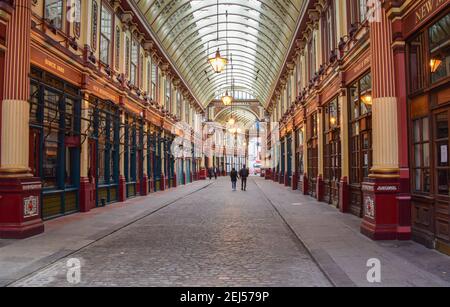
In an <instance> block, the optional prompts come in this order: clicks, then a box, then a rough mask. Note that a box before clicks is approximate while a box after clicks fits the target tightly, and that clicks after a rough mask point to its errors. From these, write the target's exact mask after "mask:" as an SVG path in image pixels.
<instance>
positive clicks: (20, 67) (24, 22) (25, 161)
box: [0, 0, 33, 178]
mask: <svg viewBox="0 0 450 307" xmlns="http://www.w3.org/2000/svg"><path fill="white" fill-rule="evenodd" d="M9 25H10V26H8V27H6V28H7V38H8V46H7V49H6V51H5V66H4V68H3V67H2V69H4V84H3V93H4V94H3V101H2V103H1V120H2V121H1V142H2V143H1V163H0V177H17V178H24V177H32V176H33V175H32V174H31V170H30V168H29V134H30V128H29V116H30V104H29V102H28V100H29V98H30V80H29V73H30V49H31V0H16V1H15V9H14V11H13V13H12V15H11V19H10V21H9Z"/></svg>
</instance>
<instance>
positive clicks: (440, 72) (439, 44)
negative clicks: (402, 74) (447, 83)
mask: <svg viewBox="0 0 450 307" xmlns="http://www.w3.org/2000/svg"><path fill="white" fill-rule="evenodd" d="M429 39H430V54H431V58H430V68H431V73H432V74H431V79H432V82H437V81H439V80H441V79H444V78H446V77H449V76H450V50H449V48H448V46H449V43H450V14H448V15H446V16H445V17H444V18H442V19H441V20H439V21H438V22H436V23H435V24H434V25H432V26H431V27H430V30H429Z"/></svg>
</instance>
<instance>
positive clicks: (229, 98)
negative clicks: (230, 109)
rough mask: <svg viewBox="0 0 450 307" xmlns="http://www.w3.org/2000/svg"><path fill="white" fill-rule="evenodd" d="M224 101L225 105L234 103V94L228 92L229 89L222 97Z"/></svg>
mask: <svg viewBox="0 0 450 307" xmlns="http://www.w3.org/2000/svg"><path fill="white" fill-rule="evenodd" d="M222 102H223V104H224V105H225V106H231V104H232V103H233V96H231V95H229V94H228V91H226V93H225V96H223V97H222Z"/></svg>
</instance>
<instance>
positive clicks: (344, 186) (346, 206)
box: [339, 177, 350, 213]
mask: <svg viewBox="0 0 450 307" xmlns="http://www.w3.org/2000/svg"><path fill="white" fill-rule="evenodd" d="M349 193H350V191H349V187H348V178H347V177H342V178H341V182H340V188H339V211H341V212H342V213H348V212H350V199H349V196H350V194H349Z"/></svg>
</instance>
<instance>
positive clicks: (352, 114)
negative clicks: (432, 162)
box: [348, 73, 372, 217]
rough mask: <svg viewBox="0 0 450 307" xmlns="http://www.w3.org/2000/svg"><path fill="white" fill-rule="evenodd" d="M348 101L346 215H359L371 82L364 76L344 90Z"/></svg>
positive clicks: (368, 146)
mask: <svg viewBox="0 0 450 307" xmlns="http://www.w3.org/2000/svg"><path fill="white" fill-rule="evenodd" d="M348 99H349V102H348V103H349V108H348V110H349V120H350V122H349V134H348V135H349V144H350V148H349V163H350V178H349V192H350V197H349V198H350V212H351V213H352V214H354V215H356V216H359V217H362V215H363V193H362V190H361V186H362V182H363V181H364V178H367V177H368V176H369V173H370V169H371V167H372V105H371V104H372V79H371V75H370V73H368V74H366V75H364V76H363V77H361V78H360V79H358V80H357V81H355V82H354V83H353V84H351V85H350V87H349V88H348Z"/></svg>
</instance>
